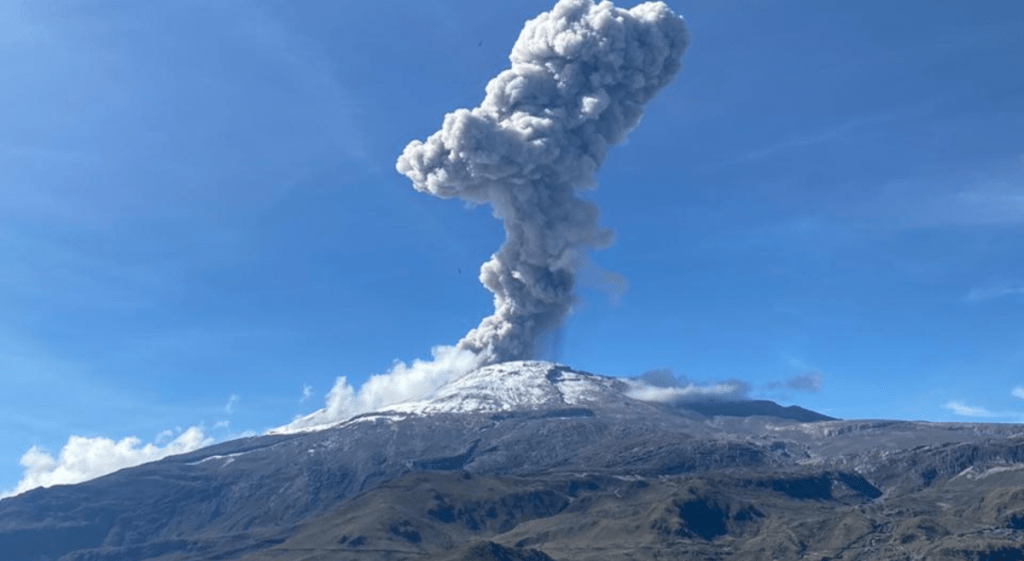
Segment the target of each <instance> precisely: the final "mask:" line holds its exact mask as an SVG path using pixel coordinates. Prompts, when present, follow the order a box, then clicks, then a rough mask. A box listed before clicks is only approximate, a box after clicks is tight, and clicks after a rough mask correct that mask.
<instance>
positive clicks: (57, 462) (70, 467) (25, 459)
mask: <svg viewBox="0 0 1024 561" xmlns="http://www.w3.org/2000/svg"><path fill="white" fill-rule="evenodd" d="M212 443H213V439H212V438H209V437H207V436H206V435H205V434H204V433H203V429H202V428H200V427H190V428H188V429H187V430H185V431H183V432H180V433H179V434H178V435H177V437H174V434H173V433H170V432H169V431H164V432H162V433H160V434H159V435H157V437H156V439H155V441H154V442H153V443H149V444H143V443H142V441H141V440H139V439H138V438H136V437H128V438H124V439H121V440H118V441H114V440H111V439H109V438H103V437H97V438H88V437H84V436H72V437H71V438H69V439H68V442H67V444H65V445H64V447H63V448H61V451H60V454H58V455H57V456H56V457H54V456H52V455H51V454H49V453H47V452H46V451H44V450H42V449H40V448H39V447H37V446H33V447H32V448H30V449H29V450H28V452H25V454H24V455H23V456H22V457H21V462H20V463H21V466H22V468H24V473H23V476H22V479H21V481H19V482H18V485H17V486H16V487H15V488H14V489H13V490H11V491H9V492H6V493H2V494H0V498H3V497H8V496H13V495H17V494H20V493H24V492H25V491H29V490H31V489H35V488H37V487H51V486H53V485H68V484H72V483H81V482H83V481H88V480H90V479H95V478H97V477H100V476H103V475H107V474H108V473H113V472H115V471H118V470H120V469H124V468H128V467H133V466H137V465H140V464H144V463H146V462H152V461H156V460H159V459H161V458H166V457H167V456H172V455H175V454H184V453H186V452H191V451H193V450H197V449H199V448H202V447H203V446H208V445H210V444H212Z"/></svg>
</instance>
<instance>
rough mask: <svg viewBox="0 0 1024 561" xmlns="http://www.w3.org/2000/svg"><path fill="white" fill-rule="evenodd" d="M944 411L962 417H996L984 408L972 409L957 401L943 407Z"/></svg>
mask: <svg viewBox="0 0 1024 561" xmlns="http://www.w3.org/2000/svg"><path fill="white" fill-rule="evenodd" d="M943 407H945V408H946V409H949V410H950V411H952V412H953V413H956V414H957V415H960V416H963V417H996V416H997V415H996V414H995V413H992V412H991V411H989V410H988V409H985V408H984V407H973V406H971V405H966V404H964V403H962V402H959V401H950V402H948V403H946V404H945V405H943Z"/></svg>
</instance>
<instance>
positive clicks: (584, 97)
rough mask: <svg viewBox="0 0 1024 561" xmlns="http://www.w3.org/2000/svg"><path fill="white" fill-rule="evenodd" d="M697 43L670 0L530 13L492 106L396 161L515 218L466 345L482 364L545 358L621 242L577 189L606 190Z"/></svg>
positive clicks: (428, 183) (486, 279)
mask: <svg viewBox="0 0 1024 561" xmlns="http://www.w3.org/2000/svg"><path fill="white" fill-rule="evenodd" d="M687 42H688V37H687V32H686V26H685V24H684V23H683V20H682V19H681V18H680V17H678V16H676V15H675V14H673V13H672V11H671V10H670V9H669V8H668V7H667V6H666V5H665V4H663V3H661V2H648V3H644V4H640V5H638V6H636V7H634V8H632V9H630V10H624V9H620V8H616V7H614V6H613V5H612V4H611V3H610V2H602V3H600V4H594V3H593V2H592V1H591V0H561V1H560V2H558V4H556V5H555V7H554V8H553V9H552V10H551V11H550V12H548V13H545V14H541V15H540V16H538V17H537V18H535V19H533V20H532V21H529V22H527V24H526V26H525V27H524V29H523V31H522V33H521V34H520V36H519V39H518V40H517V41H516V43H515V46H514V47H513V48H512V54H511V55H510V57H509V58H510V60H511V62H512V66H511V68H509V69H508V70H505V71H503V72H501V73H500V74H498V76H496V77H495V78H494V79H493V80H491V81H490V83H489V84H488V85H487V89H486V96H485V98H484V100H483V102H482V103H481V104H480V106H479V107H476V108H473V109H459V110H457V111H455V112H453V113H449V114H448V115H446V116H445V118H444V124H443V125H442V127H441V130H439V131H438V132H436V133H434V134H433V135H431V136H430V137H429V138H427V140H426V141H425V142H420V141H418V140H417V141H413V142H411V143H410V144H409V145H408V146H407V147H406V148H405V151H404V152H403V153H402V155H401V157H400V158H399V159H398V164H397V166H396V167H397V169H398V171H399V172H401V173H402V174H404V175H406V176H408V177H409V179H411V180H412V182H413V185H414V186H415V188H416V189H417V190H419V191H422V192H425V193H429V194H431V195H434V196H437V197H442V198H459V199H462V200H464V201H467V202H469V203H473V204H483V203H487V204H490V205H491V207H492V209H493V212H494V215H495V217H497V218H499V219H501V221H502V222H503V223H504V226H505V234H506V239H505V242H504V243H503V244H502V246H501V248H500V249H499V250H498V252H497V253H495V254H494V255H493V256H492V257H491V259H490V261H488V262H486V263H484V264H483V266H482V267H481V268H480V282H481V283H483V285H484V286H485V287H486V288H487V289H488V290H490V291H491V292H493V293H494V308H495V309H494V314H493V315H491V316H489V317H487V318H484V319H483V321H482V322H481V323H480V325H479V326H478V327H477V328H475V329H473V330H472V331H470V332H469V333H468V334H467V335H466V336H465V337H464V338H463V339H462V340H461V341H460V342H459V343H458V348H459V349H461V350H468V351H470V352H472V353H474V354H476V355H477V356H479V357H480V359H481V360H480V361H481V363H482V364H483V363H491V362H502V361H506V360H515V359H524V358H531V356H532V355H533V354H534V351H535V348H534V347H535V343H536V341H537V337H538V335H541V334H543V333H544V332H546V331H548V330H551V329H553V328H555V327H557V326H558V325H559V324H560V322H561V321H562V319H563V318H564V316H565V315H566V314H567V313H568V312H569V310H570V308H571V306H572V303H573V286H574V284H575V277H576V271H577V268H578V267H579V266H580V265H581V262H582V260H583V258H584V256H585V253H586V251H587V250H588V249H597V248H602V247H606V246H607V245H609V244H610V243H611V240H612V235H611V232H610V231H608V230H605V229H602V228H601V227H600V226H599V225H598V211H597V208H596V207H595V205H594V204H593V203H591V202H589V201H585V200H582V199H580V198H578V197H577V190H581V189H587V188H591V187H593V186H594V185H595V178H594V174H595V172H596V171H597V169H598V167H599V166H600V165H601V164H602V162H604V159H605V156H606V155H607V153H608V149H609V148H610V147H611V146H612V145H614V144H617V143H620V142H622V141H623V140H624V139H625V137H626V135H627V133H629V131H630V130H632V129H633V128H634V127H636V125H637V124H638V123H639V122H640V117H641V115H642V109H643V106H644V104H645V103H647V102H648V101H649V100H650V99H651V98H652V97H654V95H655V94H656V93H657V92H658V90H660V89H661V88H663V87H664V86H665V85H666V84H668V83H669V82H670V81H671V80H672V78H673V77H674V76H675V74H676V72H677V71H678V70H679V67H680V63H679V59H680V57H681V56H682V54H683V51H684V50H685V49H686V45H687Z"/></svg>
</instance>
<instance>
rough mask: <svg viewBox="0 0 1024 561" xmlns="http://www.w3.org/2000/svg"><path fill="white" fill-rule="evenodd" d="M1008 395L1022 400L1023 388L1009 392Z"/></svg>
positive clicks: (1023, 395)
mask: <svg viewBox="0 0 1024 561" xmlns="http://www.w3.org/2000/svg"><path fill="white" fill-rule="evenodd" d="M1010 395H1012V396H1013V397H1016V398H1017V399H1024V386H1018V387H1016V388H1013V390H1011V391H1010Z"/></svg>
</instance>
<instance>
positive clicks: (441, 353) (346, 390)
mask: <svg viewBox="0 0 1024 561" xmlns="http://www.w3.org/2000/svg"><path fill="white" fill-rule="evenodd" d="M479 366H480V358H479V357H478V356H477V355H476V354H474V353H472V352H469V351H466V350H462V349H457V348H455V347H434V350H433V360H429V361H426V360H416V361H413V363H412V364H411V365H409V364H405V363H404V362H399V363H397V364H395V366H393V367H392V368H391V371H390V372H388V373H387V374H378V375H376V376H373V377H371V378H370V379H369V380H367V381H366V383H364V384H363V385H362V386H361V387H360V388H359V390H358V391H357V390H356V389H355V388H354V387H352V385H350V384H349V383H348V380H347V379H346V378H345V377H344V376H342V377H340V378H338V380H337V382H335V384H334V387H333V388H331V391H330V393H328V394H327V403H326V405H325V407H324V408H323V409H320V410H318V411H315V412H313V413H311V414H309V415H306V416H305V417H300V418H298V419H296V420H294V421H292V422H291V423H289V424H287V425H285V426H283V427H279V428H276V429H273V430H271V431H270V433H271V434H286V433H293V432H300V431H304V430H311V429H315V428H319V427H322V426H324V425H328V424H331V423H335V422H338V421H344V420H346V419H349V418H351V417H353V416H355V415H358V414H360V413H366V412H367V411H374V410H376V409H380V408H381V407H384V406H387V405H394V404H396V403H401V402H403V401H408V400H410V399H415V398H418V397H423V396H424V395H427V394H429V393H431V392H433V391H434V390H436V389H437V388H439V387H441V385H442V384H444V383H445V382H447V381H449V380H453V379H455V378H458V377H460V376H462V375H464V374H467V373H469V372H471V371H473V370H475V369H476V368H478V367H479Z"/></svg>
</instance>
